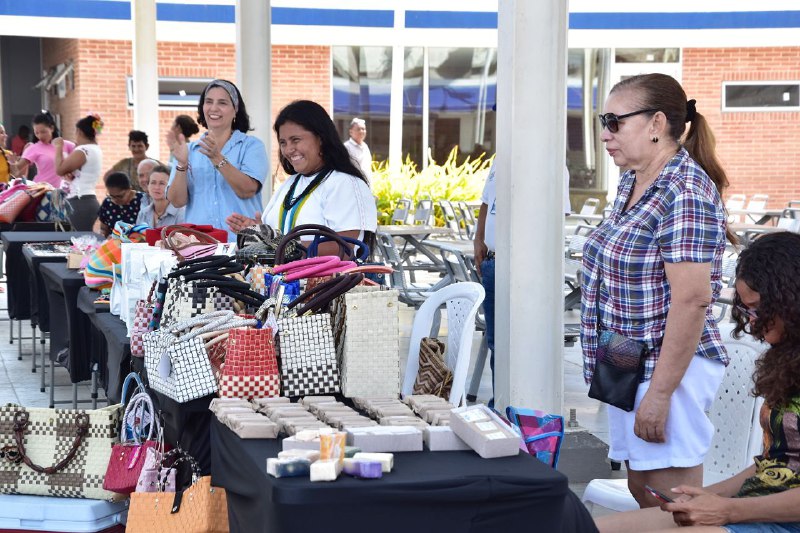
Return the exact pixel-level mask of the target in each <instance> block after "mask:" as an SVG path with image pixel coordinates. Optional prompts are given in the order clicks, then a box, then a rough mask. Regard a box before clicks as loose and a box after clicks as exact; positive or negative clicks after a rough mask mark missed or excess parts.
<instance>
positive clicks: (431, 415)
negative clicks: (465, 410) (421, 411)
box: [420, 409, 450, 424]
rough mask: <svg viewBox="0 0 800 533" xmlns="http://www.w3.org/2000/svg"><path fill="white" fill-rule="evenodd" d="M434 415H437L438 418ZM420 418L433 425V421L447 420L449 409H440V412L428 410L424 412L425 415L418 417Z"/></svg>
mask: <svg viewBox="0 0 800 533" xmlns="http://www.w3.org/2000/svg"><path fill="white" fill-rule="evenodd" d="M436 415H439V416H438V418H437V416H436ZM420 416H423V417H424V419H425V421H426V422H428V423H429V424H433V423H434V420H437V419H438V420H441V419H442V418H444V419H445V420H447V419H449V418H450V409H441V410H437V409H429V410H428V411H426V412H425V415H420Z"/></svg>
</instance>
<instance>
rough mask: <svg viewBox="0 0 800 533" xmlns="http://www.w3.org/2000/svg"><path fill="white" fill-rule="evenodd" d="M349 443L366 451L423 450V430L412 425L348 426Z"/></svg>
mask: <svg viewBox="0 0 800 533" xmlns="http://www.w3.org/2000/svg"><path fill="white" fill-rule="evenodd" d="M347 444H349V445H350V446H358V447H359V448H361V449H362V450H363V451H365V452H421V451H422V431H421V430H420V429H419V428H415V427H411V426H372V427H361V428H347Z"/></svg>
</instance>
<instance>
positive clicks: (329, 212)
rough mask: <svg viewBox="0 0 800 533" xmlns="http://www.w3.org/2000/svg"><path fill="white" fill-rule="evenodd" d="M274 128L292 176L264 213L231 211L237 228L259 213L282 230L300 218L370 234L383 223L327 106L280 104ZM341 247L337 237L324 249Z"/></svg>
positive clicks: (322, 250)
mask: <svg viewBox="0 0 800 533" xmlns="http://www.w3.org/2000/svg"><path fill="white" fill-rule="evenodd" d="M274 129H275V133H276V134H277V136H278V144H279V145H280V161H281V165H282V166H283V168H284V170H285V171H286V172H287V173H288V174H290V177H289V178H288V179H287V180H286V181H285V182H284V183H283V184H282V185H281V186H280V187H279V188H278V190H277V191H276V192H275V194H273V196H272V199H271V200H270V202H269V204H268V205H267V207H266V209H265V210H264V214H263V216H262V215H260V214H259V213H256V214H255V217H254V218H250V217H248V216H244V215H242V214H239V213H234V214H232V215H231V216H229V217H228V218H227V220H226V222H227V223H228V225H229V226H230V228H231V230H232V231H234V232H238V231H240V230H241V229H243V228H246V227H248V226H251V225H254V224H257V223H258V219H259V218H260V219H261V221H262V222H263V223H264V224H268V225H269V226H271V227H273V228H275V229H278V230H280V231H281V233H283V234H286V233H288V232H289V231H291V230H292V228H294V227H295V226H298V225H301V224H321V225H323V226H328V227H329V228H331V229H332V230H334V231H335V232H336V233H338V234H339V235H342V236H345V237H353V238H356V239H361V240H371V236H372V234H374V233H375V231H376V230H377V226H378V211H377V208H376V207H375V198H374V196H373V195H372V192H371V191H370V188H369V183H368V182H367V180H366V178H365V177H364V175H363V174H362V173H361V170H360V169H359V168H358V167H357V166H356V165H355V164H354V163H353V161H352V159H351V158H350V154H348V152H347V149H346V148H345V147H344V145H343V144H342V142H341V140H340V139H339V135H338V133H337V131H336V126H335V125H334V124H333V121H332V120H331V118H330V116H329V115H328V113H327V112H326V111H325V109H323V108H322V106H320V105H319V104H317V103H316V102H312V101H309V100H297V101H295V102H292V103H291V104H289V105H288V106H286V107H284V108H283V109H282V110H281V112H280V113H279V114H278V118H277V119H276V120H275V126H274ZM337 251H338V247H337V246H336V245H335V244H334V243H325V244H323V245H322V246H320V254H323V255H324V254H326V253H330V254H335V253H337Z"/></svg>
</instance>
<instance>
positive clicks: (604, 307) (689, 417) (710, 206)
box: [581, 74, 728, 507]
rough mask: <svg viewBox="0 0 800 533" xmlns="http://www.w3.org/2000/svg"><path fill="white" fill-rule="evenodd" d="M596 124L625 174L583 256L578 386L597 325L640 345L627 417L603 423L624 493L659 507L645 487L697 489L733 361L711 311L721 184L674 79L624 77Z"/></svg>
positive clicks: (589, 369) (719, 249) (720, 233)
mask: <svg viewBox="0 0 800 533" xmlns="http://www.w3.org/2000/svg"><path fill="white" fill-rule="evenodd" d="M600 122H601V124H602V126H603V131H602V136H601V138H602V140H603V142H604V143H606V150H607V151H608V154H609V155H610V156H611V157H612V158H613V159H614V163H615V164H616V165H617V166H619V167H620V168H623V169H625V170H626V172H625V173H624V174H623V175H622V177H621V178H620V184H619V188H618V189H617V197H616V200H615V201H614V207H613V209H612V211H611V213H610V215H609V216H608V218H607V219H606V220H605V221H604V222H603V224H601V225H600V227H599V228H598V229H597V230H596V231H595V232H594V233H592V235H591V236H590V238H589V240H588V241H587V243H586V246H585V249H584V259H583V285H582V291H583V301H582V308H581V342H582V345H583V358H584V378H585V380H586V382H587V383H590V382H591V381H592V377H593V375H594V368H595V357H596V350H597V340H598V329H599V328H602V329H606V330H610V331H612V332H615V333H618V334H620V335H623V336H625V337H627V338H630V339H634V340H637V341H643V342H644V343H646V344H647V346H648V348H649V354H648V355H647V356H646V359H645V365H644V374H643V376H642V378H641V383H640V384H639V388H638V391H637V395H636V402H635V404H634V409H633V411H631V412H630V413H628V412H625V411H623V410H621V409H618V408H616V407H612V406H608V417H609V436H610V450H609V457H610V458H611V459H613V460H616V461H625V463H626V466H627V468H628V486H629V487H630V489H631V492H632V493H633V495H634V497H635V498H636V500H637V501H638V502H639V504H640V506H642V507H648V506H655V505H658V501H657V500H656V499H655V498H653V497H652V496H650V495H649V494H648V493H647V492H646V491H645V489H644V485H645V484H647V485H651V486H655V487H675V486H677V485H681V484H687V485H695V486H701V485H702V478H703V470H702V463H703V459H704V457H705V454H706V452H707V451H708V448H709V446H710V443H711V437H712V435H713V432H714V428H713V427H712V426H711V423H710V422H709V421H708V418H707V417H706V415H705V414H704V411H705V410H707V409H708V408H709V406H710V405H711V402H712V401H713V398H714V395H715V393H716V390H717V387H718V386H719V384H720V382H721V380H722V377H723V374H724V371H725V365H727V363H728V358H727V355H726V353H725V349H724V347H723V345H722V341H721V339H720V335H719V331H718V329H717V327H716V322H715V320H714V317H713V315H712V313H711V304H713V302H714V300H715V299H716V298H717V296H718V295H719V291H720V288H721V282H720V276H721V263H722V254H723V252H724V251H725V238H726V214H725V209H724V206H723V202H722V199H721V193H722V190H723V189H724V188H725V187H726V186H727V185H728V180H727V178H726V176H725V172H724V170H723V169H722V167H721V165H720V163H719V161H718V160H717V157H716V155H715V153H714V137H713V134H712V133H711V130H710V128H709V126H708V123H707V122H706V120H705V119H704V118H703V116H702V115H701V114H699V113H697V111H696V109H695V101H694V100H689V101H687V100H686V93H685V92H684V91H683V89H682V88H681V86H680V84H679V83H678V82H677V81H675V80H674V79H673V78H671V77H669V76H666V75H663V74H647V75H641V76H634V77H631V78H628V79H625V80H623V81H621V82H620V83H618V84H617V85H616V86H614V88H613V89H612V90H611V93H610V94H609V96H608V99H607V101H606V105H605V114H603V115H600ZM687 122H688V123H691V126H690V127H689V129H688V132H686V123H687ZM684 132H686V135H685V136H684Z"/></svg>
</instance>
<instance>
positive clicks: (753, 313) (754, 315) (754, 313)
mask: <svg viewBox="0 0 800 533" xmlns="http://www.w3.org/2000/svg"><path fill="white" fill-rule="evenodd" d="M736 309H738V310H739V312H740V313H742V314H743V315H744V316H746V317H747V318H748V319H749V320H758V309H753V308H752V307H747V306H746V305H744V304H736Z"/></svg>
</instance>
